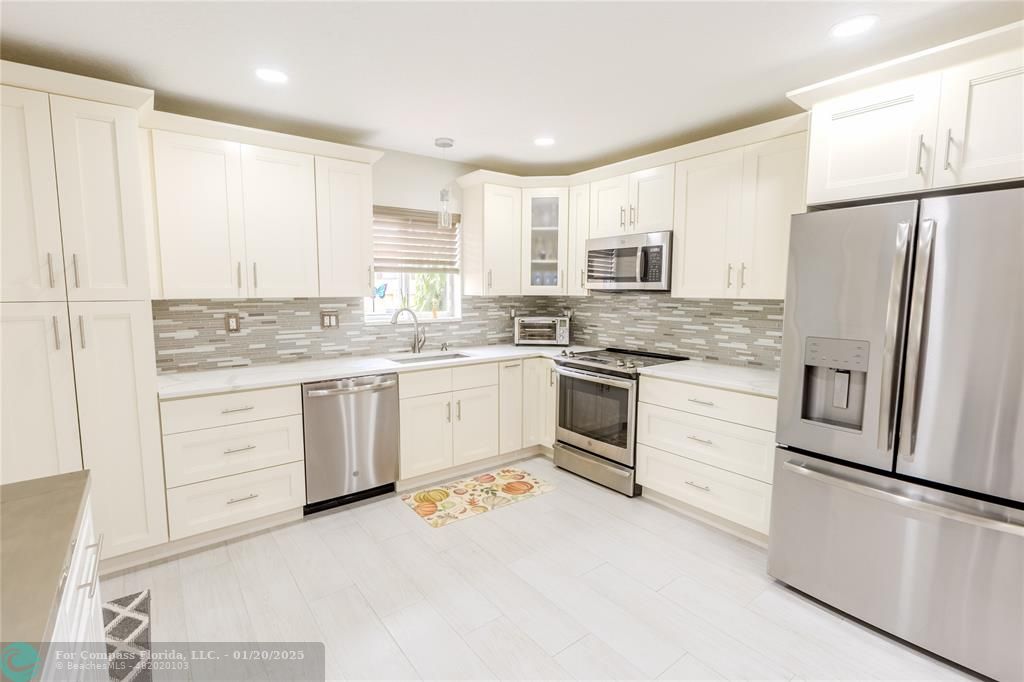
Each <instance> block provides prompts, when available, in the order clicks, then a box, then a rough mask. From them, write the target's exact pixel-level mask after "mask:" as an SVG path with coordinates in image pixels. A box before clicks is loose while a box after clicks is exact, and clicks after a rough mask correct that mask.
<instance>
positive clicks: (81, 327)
mask: <svg viewBox="0 0 1024 682" xmlns="http://www.w3.org/2000/svg"><path fill="white" fill-rule="evenodd" d="M78 343H79V344H81V346H82V350H85V318H84V317H82V316H81V315H79V316H78Z"/></svg>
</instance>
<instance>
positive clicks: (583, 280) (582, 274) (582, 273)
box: [580, 268, 587, 289]
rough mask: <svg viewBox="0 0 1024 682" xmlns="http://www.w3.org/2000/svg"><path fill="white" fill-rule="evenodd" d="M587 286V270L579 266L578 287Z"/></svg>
mask: <svg viewBox="0 0 1024 682" xmlns="http://www.w3.org/2000/svg"><path fill="white" fill-rule="evenodd" d="M586 286H587V271H586V269H584V268H580V289H583V288H585V287H586Z"/></svg>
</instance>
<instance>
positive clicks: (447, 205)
mask: <svg viewBox="0 0 1024 682" xmlns="http://www.w3.org/2000/svg"><path fill="white" fill-rule="evenodd" d="M434 146H435V147H437V148H438V149H440V150H441V160H442V161H446V160H447V159H446V158H445V150H447V149H451V148H452V147H454V146H455V140H453V139H452V138H450V137H436V138H434ZM437 227H438V229H441V230H450V229H452V211H451V192H450V191H449V190H448V188H447V187H442V188H441V207H440V209H438V211H437Z"/></svg>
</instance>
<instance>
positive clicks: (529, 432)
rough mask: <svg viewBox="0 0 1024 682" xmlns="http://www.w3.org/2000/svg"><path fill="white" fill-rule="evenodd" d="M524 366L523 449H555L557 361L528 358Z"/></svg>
mask: <svg viewBox="0 0 1024 682" xmlns="http://www.w3.org/2000/svg"><path fill="white" fill-rule="evenodd" d="M523 363H524V364H523V368H524V369H523V447H530V446H531V445H543V446H545V447H551V445H552V444H553V443H554V442H555V420H556V418H557V415H556V412H557V405H558V396H557V390H558V381H557V375H556V374H555V362H554V360H550V359H548V358H527V359H526V360H524V361H523Z"/></svg>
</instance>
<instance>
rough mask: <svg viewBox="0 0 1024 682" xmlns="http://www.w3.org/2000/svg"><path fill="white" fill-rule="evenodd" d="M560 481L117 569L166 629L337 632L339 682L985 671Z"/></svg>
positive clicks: (598, 492) (683, 522)
mask: <svg viewBox="0 0 1024 682" xmlns="http://www.w3.org/2000/svg"><path fill="white" fill-rule="evenodd" d="M518 466H520V467H522V468H524V469H526V470H528V471H530V472H531V473H533V474H534V475H537V476H539V477H541V478H543V479H545V480H548V481H550V482H552V483H554V484H555V486H556V489H555V490H554V491H553V492H550V493H548V494H545V495H542V496H539V497H536V498H530V499H528V500H524V501H522V502H519V503H517V504H513V505H510V506H508V507H504V508H501V509H498V510H495V511H493V512H489V513H487V514H483V515H481V516H478V517H474V518H471V519H466V520H463V521H459V522H457V523H454V524H452V525H449V526H446V527H444V528H439V529H434V528H431V527H429V526H428V525H427V524H426V523H424V522H423V521H422V520H421V519H420V518H419V517H417V516H416V515H415V514H414V513H413V512H412V511H411V510H410V509H409V508H408V507H406V506H405V505H404V504H403V503H402V502H401V501H400V500H399V499H398V498H397V497H396V496H389V497H386V498H383V499H378V500H375V501H373V502H370V503H367V504H363V505H361V506H358V507H349V508H346V509H343V510H341V511H335V512H328V513H325V514H321V515H319V516H317V517H312V518H308V519H306V520H304V521H303V522H300V523H297V524H294V525H290V526H287V527H284V528H280V529H278V530H274V531H270V532H267V533H263V534H260V535H256V536H251V537H248V538H244V539H242V540H239V541H236V542H231V543H227V544H223V545H219V546H217V547H214V548H212V549H209V550H206V551H203V552H201V553H198V554H193V555H189V556H185V557H182V558H179V559H176V560H172V561H169V562H165V563H162V564H159V565H156V566H151V567H148V568H144V569H141V570H138V571H133V572H131V573H127V574H123V575H120V576H114V577H112V578H110V579H108V580H104V581H103V584H102V590H103V595H104V597H105V598H107V599H110V598H114V597H117V596H121V595H124V594H127V593H130V592H133V591H137V590H140V589H144V588H147V587H148V588H150V589H152V605H153V606H152V608H153V632H152V635H153V639H154V640H157V641H160V640H162V641H201V640H214V641H218V640H219V641H246V640H257V641H258V640H263V641H282V640H285V641H287V640H292V641H297V640H317V641H323V642H325V644H326V650H327V676H328V678H329V679H371V678H375V679H415V678H430V679H469V678H473V679H478V678H502V679H612V678H614V679H654V678H658V679H686V680H693V679H722V678H728V679H794V678H799V679H872V678H873V679H887V680H896V679H900V680H910V679H914V680H922V679H967V678H969V676H967V675H966V674H964V673H963V672H962V671H960V670H958V669H955V668H953V667H950V666H947V665H945V664H943V663H942V662H940V661H938V660H936V659H933V658H931V657H929V656H927V655H925V654H922V653H920V652H918V651H916V650H914V649H911V648H909V647H906V646H904V645H902V644H900V643H899V642H896V641H894V640H892V639H890V638H887V637H886V636H884V635H882V634H880V633H877V632H875V631H873V630H871V629H869V628H865V627H863V626H861V625H859V624H857V623H854V622H852V621H851V620H849V619H846V618H844V617H841V616H839V615H837V614H836V613H834V612H832V611H830V610H828V609H825V608H822V607H820V606H818V605H817V604H815V603H814V602H812V601H810V600H808V599H806V598H803V597H802V596H800V595H799V594H797V593H795V592H793V591H791V590H788V589H786V588H784V587H783V586H781V585H779V584H777V583H775V582H774V581H772V579H771V578H769V577H768V576H767V575H766V573H765V552H764V551H763V550H762V549H760V548H758V547H755V546H753V545H750V544H747V543H745V542H743V541H741V540H738V539H736V538H733V537H732V536H730V535H727V534H725V533H723V532H721V531H718V530H716V529H713V528H710V527H708V526H705V525H703V524H701V523H698V522H696V521H692V520H690V519H688V518H686V517H684V516H681V515H679V514H676V513H674V512H672V511H669V510H666V509H664V508H662V507H660V506H658V505H656V504H653V503H650V502H647V501H646V500H643V499H628V498H626V497H622V496H620V495H618V494H616V493H612V492H609V491H607V490H605V489H603V488H600V487H598V486H596V485H593V484H591V483H588V482H586V481H583V480H582V479H579V478H576V477H574V476H572V475H571V474H567V473H565V472H563V471H561V470H558V469H555V468H554V467H553V466H552V464H551V462H550V461H549V460H548V459H547V458H544V457H537V458H533V459H530V460H527V461H525V462H523V463H521V464H519V465H518Z"/></svg>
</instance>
